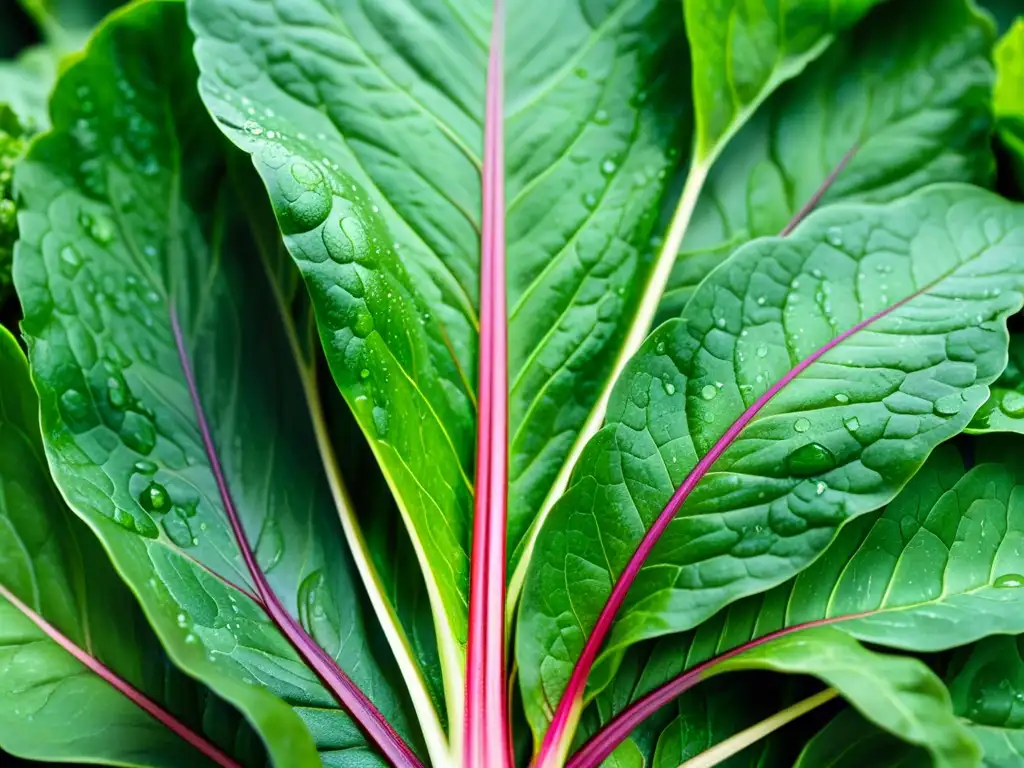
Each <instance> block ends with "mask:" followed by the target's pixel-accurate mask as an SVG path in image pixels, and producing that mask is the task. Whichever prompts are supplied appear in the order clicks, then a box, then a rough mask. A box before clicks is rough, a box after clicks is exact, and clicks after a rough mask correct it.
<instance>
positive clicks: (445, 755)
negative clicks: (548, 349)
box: [260, 254, 465, 766]
mask: <svg viewBox="0 0 1024 768" xmlns="http://www.w3.org/2000/svg"><path fill="white" fill-rule="evenodd" d="M260 261H261V262H262V264H263V267H264V271H265V273H266V276H267V280H268V282H269V283H270V287H271V290H272V292H273V294H274V301H275V303H276V304H277V309H278V313H279V315H280V317H281V322H282V325H283V326H284V329H285V333H286V335H287V337H288V345H289V347H290V348H291V352H292V356H293V357H294V359H295V367H296V372H297V373H298V376H299V379H300V381H301V382H302V390H303V394H304V396H305V398H306V407H307V410H308V412H309V417H310V422H311V423H312V425H313V433H314V435H315V437H316V443H317V449H318V451H319V453H320V458H321V461H322V463H323V468H324V473H325V474H326V475H327V481H328V484H329V486H330V489H331V496H332V498H333V500H334V506H335V508H336V509H337V511H338V518H339V519H340V521H341V527H342V531H343V532H344V534H345V539H346V541H347V542H348V545H349V551H350V552H351V553H352V559H353V561H354V563H355V566H356V569H357V570H358V571H359V575H360V577H361V578H362V581H363V584H364V586H365V587H366V592H367V595H368V596H369V598H370V604H371V606H372V607H373V612H374V614H375V615H376V617H377V620H378V621H379V622H380V625H381V629H382V630H383V632H384V636H385V638H386V639H387V641H388V646H389V647H390V648H391V650H392V652H393V653H394V654H395V661H396V663H397V664H398V668H399V671H400V672H401V673H402V679H403V680H404V682H405V685H406V688H407V690H408V693H409V698H410V700H411V701H412V706H413V710H414V711H415V712H416V719H417V721H418V722H419V726H420V731H421V732H422V734H423V741H424V742H425V744H426V747H427V754H428V755H429V756H430V762H431V764H432V765H446V766H447V765H454V763H453V753H452V750H451V748H450V744H449V741H448V738H447V737H446V735H445V731H444V728H443V727H442V726H441V721H440V719H439V717H438V715H437V710H436V709H435V707H434V702H433V699H431V697H430V692H429V691H428V690H427V684H426V680H425V679H424V677H423V670H422V669H420V665H419V663H418V662H417V661H416V659H415V657H414V655H413V651H412V647H411V645H410V643H409V638H408V636H407V635H406V633H405V629H404V628H403V627H402V624H401V620H400V619H399V618H398V615H397V613H396V612H395V609H394V606H393V605H391V602H390V601H389V600H388V599H387V598H386V597H385V590H384V585H383V583H382V582H381V579H380V575H379V574H378V572H377V569H376V567H375V566H374V564H373V562H372V560H371V558H370V555H369V548H368V547H367V545H366V540H365V539H364V538H363V532H362V529H361V528H360V527H359V523H358V522H357V521H356V519H355V515H354V514H353V511H352V510H353V507H352V501H351V499H350V498H349V495H348V489H347V488H346V487H345V482H344V479H343V478H342V476H341V472H340V470H339V469H338V462H337V457H336V455H335V453H334V447H333V445H332V444H331V439H330V434H329V432H328V429H327V424H326V420H325V419H324V413H323V407H322V403H321V399H320V392H319V390H318V388H317V383H316V374H315V371H314V370H310V369H309V368H307V367H306V366H304V365H303V363H302V360H303V357H302V353H301V346H300V344H299V340H298V334H297V332H296V328H295V323H294V321H293V320H292V318H291V316H290V314H289V313H288V311H287V308H286V305H285V302H284V300H283V297H282V296H281V292H280V288H279V286H278V284H277V281H276V280H275V279H274V277H273V275H272V274H271V273H270V269H269V267H268V265H267V263H266V259H265V258H264V257H263V256H262V254H261V258H260ZM377 459H378V461H379V459H380V457H379V456H378V457H377ZM380 466H381V467H382V468H383V466H384V464H383V463H381V464H380ZM385 476H386V477H387V480H388V485H389V487H391V485H392V484H391V478H390V477H388V476H387V473H386V472H385ZM391 492H392V494H393V495H394V497H395V498H396V499H400V498H401V497H400V496H399V495H398V494H397V493H396V492H395V488H393V487H391ZM400 506H401V505H400ZM402 516H403V518H405V517H406V514H405V510H404V508H403V509H402ZM404 522H408V521H407V520H406V521H404ZM413 543H414V545H415V544H416V543H417V542H416V541H415V537H413ZM416 554H417V557H418V559H419V561H420V563H421V564H422V563H423V562H425V558H424V556H423V553H422V552H420V551H419V549H418V547H417V553H416ZM425 573H426V572H425ZM426 583H427V591H428V593H429V597H430V605H431V608H432V609H433V610H434V611H435V615H438V614H436V610H437V607H438V606H439V605H441V601H440V595H437V594H435V593H436V592H437V588H436V585H435V584H433V581H432V580H431V579H429V578H428V579H426ZM432 587H433V589H431V588H432ZM440 615H444V614H440ZM443 635H444V636H443ZM437 643H438V650H439V652H440V654H441V670H442V675H443V677H444V687H445V700H446V702H447V705H448V711H449V719H451V713H453V712H455V713H459V714H460V715H461V712H462V707H461V702H462V690H463V688H464V687H465V686H464V683H463V682H462V680H461V676H458V677H459V679H458V680H450V679H449V678H450V677H451V676H452V675H453V674H456V672H455V671H457V670H461V669H462V657H461V654H459V652H458V649H457V648H455V647H454V641H453V639H452V638H451V636H450V634H447V633H444V632H442V631H440V629H439V631H438V633H437ZM453 688H454V690H452V689H453ZM453 697H454V698H453ZM453 704H458V705H459V706H458V709H454V708H453ZM458 723H459V721H458V718H456V719H455V720H454V721H452V731H453V735H455V734H456V732H457V731H458V728H457V726H458Z"/></svg>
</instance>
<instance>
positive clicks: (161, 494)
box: [139, 482, 171, 513]
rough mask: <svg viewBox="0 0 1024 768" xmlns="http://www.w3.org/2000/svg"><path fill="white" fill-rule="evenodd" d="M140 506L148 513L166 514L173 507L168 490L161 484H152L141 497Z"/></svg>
mask: <svg viewBox="0 0 1024 768" xmlns="http://www.w3.org/2000/svg"><path fill="white" fill-rule="evenodd" d="M139 505H140V506H141V507H142V508H143V509H144V510H146V511H147V512H156V513H161V512H166V511H167V510H168V509H169V508H170V505H171V500H170V497H169V496H168V495H167V489H166V488H164V487H163V486H162V485H160V483H155V482H154V483H150V484H149V485H147V486H146V490H144V491H143V492H142V495H141V496H139Z"/></svg>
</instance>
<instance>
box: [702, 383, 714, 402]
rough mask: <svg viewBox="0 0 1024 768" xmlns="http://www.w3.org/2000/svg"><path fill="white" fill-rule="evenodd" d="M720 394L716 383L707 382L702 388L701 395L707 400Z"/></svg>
mask: <svg viewBox="0 0 1024 768" xmlns="http://www.w3.org/2000/svg"><path fill="white" fill-rule="evenodd" d="M717 394H718V388H717V387H716V386H715V385H714V384H705V385H704V386H703V388H702V389H701V390H700V396H701V397H703V398H704V399H705V400H714V399H715V395H717Z"/></svg>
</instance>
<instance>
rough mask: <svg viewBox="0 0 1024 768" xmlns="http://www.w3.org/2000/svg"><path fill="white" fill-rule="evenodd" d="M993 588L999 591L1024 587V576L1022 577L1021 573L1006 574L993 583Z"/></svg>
mask: <svg viewBox="0 0 1024 768" xmlns="http://www.w3.org/2000/svg"><path fill="white" fill-rule="evenodd" d="M992 586H993V587H996V588H997V589H1015V588H1017V587H1024V576H1021V575H1020V574H1019V573H1004V574H1003V575H1002V576H1000V577H999V578H997V579H996V580H995V581H993V582H992Z"/></svg>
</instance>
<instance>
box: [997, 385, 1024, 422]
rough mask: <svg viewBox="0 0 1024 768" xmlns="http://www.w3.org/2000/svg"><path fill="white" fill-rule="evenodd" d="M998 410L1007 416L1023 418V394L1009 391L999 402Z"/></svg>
mask: <svg viewBox="0 0 1024 768" xmlns="http://www.w3.org/2000/svg"><path fill="white" fill-rule="evenodd" d="M999 408H1000V409H1001V410H1002V412H1003V413H1005V414H1006V415H1007V416H1024V394H1021V393H1020V392H1015V391H1013V390H1009V391H1008V392H1005V393H1004V394H1003V399H1002V400H1000V401H999Z"/></svg>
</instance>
